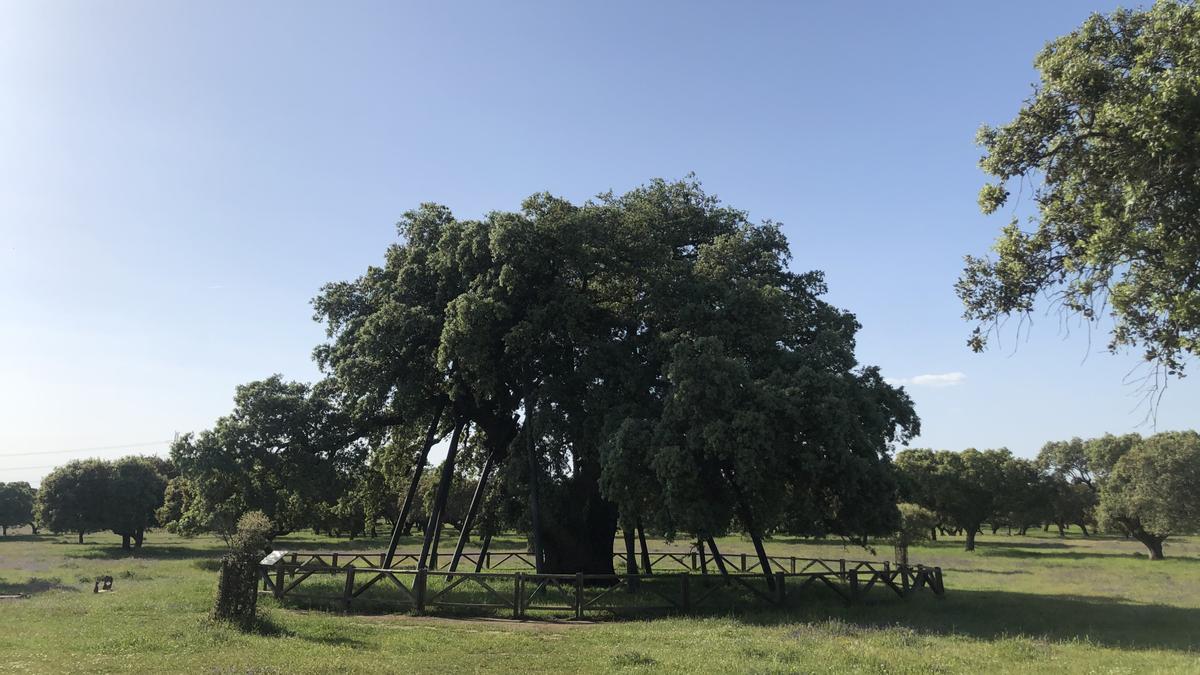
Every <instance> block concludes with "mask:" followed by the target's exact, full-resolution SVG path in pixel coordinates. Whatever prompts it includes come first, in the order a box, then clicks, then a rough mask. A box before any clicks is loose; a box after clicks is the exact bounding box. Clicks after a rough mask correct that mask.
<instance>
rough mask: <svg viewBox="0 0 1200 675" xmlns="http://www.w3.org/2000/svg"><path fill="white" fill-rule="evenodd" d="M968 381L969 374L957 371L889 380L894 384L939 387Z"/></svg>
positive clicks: (954, 385)
mask: <svg viewBox="0 0 1200 675" xmlns="http://www.w3.org/2000/svg"><path fill="white" fill-rule="evenodd" d="M966 381H967V374H966V373H960V372H957V371H956V372H953V373H928V374H925V375H915V376H913V377H896V378H891V379H889V380H888V382H891V383H892V384H901V385H909V386H913V387H938V388H940V387H956V386H958V385H960V384H962V383H963V382H966Z"/></svg>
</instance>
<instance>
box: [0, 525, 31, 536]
mask: <svg viewBox="0 0 1200 675" xmlns="http://www.w3.org/2000/svg"><path fill="white" fill-rule="evenodd" d="M0 529H2V530H3V531H4V536H6V537H7V536H8V526H7V525H0ZM34 534H37V532H34Z"/></svg>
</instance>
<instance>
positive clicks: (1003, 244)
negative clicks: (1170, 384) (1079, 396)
mask: <svg viewBox="0 0 1200 675" xmlns="http://www.w3.org/2000/svg"><path fill="white" fill-rule="evenodd" d="M1035 65H1036V67H1037V69H1038V71H1039V72H1040V74H1041V82H1040V84H1039V85H1038V86H1037V87H1036V89H1035V91H1034V93H1033V95H1032V96H1031V97H1030V98H1029V99H1028V100H1027V101H1026V102H1025V105H1024V106H1023V107H1022V108H1021V110H1020V112H1018V114H1017V116H1016V118H1015V119H1014V120H1013V121H1011V122H1009V123H1008V124H1004V125H1001V126H999V127H987V126H985V127H983V128H982V129H981V130H980V132H979V136H978V142H979V144H980V145H981V146H982V147H983V149H984V152H985V154H984V157H983V159H982V160H981V163H980V164H981V166H982V168H983V169H984V171H986V172H987V173H989V174H991V176H993V177H994V179H995V181H994V182H992V183H989V184H987V185H985V186H984V188H983V190H982V191H981V192H980V196H979V203H980V206H981V208H982V209H983V211H984V212H985V213H993V212H995V211H997V210H998V209H1000V208H1001V207H1003V206H1005V204H1007V203H1008V202H1009V200H1010V192H1011V189H1016V188H1013V187H1012V184H1013V183H1018V182H1019V183H1020V184H1021V188H1020V191H1021V192H1022V194H1029V193H1027V192H1025V187H1024V186H1025V185H1026V184H1027V183H1028V184H1031V185H1032V186H1033V187H1032V191H1031V197H1032V200H1033V202H1034V203H1035V205H1036V207H1037V216H1036V217H1035V218H1034V219H1033V227H1032V229H1029V230H1027V229H1023V228H1022V227H1021V225H1020V224H1019V222H1018V221H1017V220H1015V219H1014V220H1013V221H1012V222H1011V223H1010V224H1009V225H1008V226H1006V227H1005V228H1004V229H1003V231H1002V233H1001V235H1000V238H999V239H998V240H997V241H996V243H995V245H994V247H993V250H994V252H995V258H978V257H974V256H967V259H966V260H967V263H966V268H965V270H964V271H963V273H962V276H961V278H960V279H959V282H958V285H957V289H958V293H959V296H960V297H961V298H962V300H963V302H964V303H965V305H966V313H965V316H966V318H967V319H969V320H972V321H976V322H978V325H977V327H976V329H975V332H974V335H973V336H972V338H971V340H970V344H971V346H972V347H973V348H975V349H976V350H980V349H983V347H984V346H985V344H986V342H987V339H988V336H989V334H990V333H991V332H992V331H993V329H995V328H996V327H997V326H998V323H999V322H1000V321H1002V320H1003V319H1004V318H1005V317H1009V316H1011V315H1021V316H1025V315H1028V314H1029V313H1030V312H1031V311H1032V310H1033V309H1034V307H1035V306H1036V304H1037V302H1038V300H1039V298H1040V297H1041V296H1043V295H1045V296H1046V297H1047V299H1048V301H1049V302H1050V303H1051V305H1052V306H1054V307H1057V308H1059V309H1061V310H1062V311H1063V312H1066V313H1068V314H1070V315H1074V316H1078V317H1082V318H1083V319H1084V320H1086V321H1089V322H1099V321H1101V320H1103V319H1104V318H1105V317H1106V316H1108V317H1111V320H1112V322H1113V329H1112V332H1111V339H1110V341H1109V348H1110V349H1111V350H1117V349H1119V348H1122V347H1133V346H1136V347H1140V348H1141V350H1142V352H1143V355H1144V357H1145V359H1146V360H1147V361H1149V362H1151V363H1153V364H1154V365H1155V366H1157V367H1159V368H1160V369H1161V370H1156V371H1155V372H1156V373H1166V374H1181V373H1182V370H1183V368H1184V362H1185V360H1186V358H1187V357H1188V356H1193V355H1196V354H1197V353H1200V163H1197V161H1196V158H1197V157H1200V9H1198V8H1197V7H1196V5H1195V4H1193V3H1192V2H1182V1H1172V0H1160V1H1159V2H1157V3H1155V4H1154V5H1153V7H1151V8H1150V9H1148V10H1145V11H1130V10H1118V11H1116V12H1114V13H1112V14H1108V15H1102V14H1095V15H1093V16H1091V17H1090V18H1089V19H1088V20H1087V21H1086V22H1085V23H1084V24H1083V25H1082V26H1081V27H1080V28H1079V29H1078V30H1076V31H1074V32H1072V33H1070V34H1069V35H1066V36H1063V37H1061V38H1059V39H1057V40H1054V41H1053V42H1051V43H1050V44H1048V45H1047V46H1046V48H1045V49H1044V50H1043V51H1042V52H1041V53H1040V54H1039V55H1038V57H1037V59H1036V61H1035ZM1010 188H1011V189H1010Z"/></svg>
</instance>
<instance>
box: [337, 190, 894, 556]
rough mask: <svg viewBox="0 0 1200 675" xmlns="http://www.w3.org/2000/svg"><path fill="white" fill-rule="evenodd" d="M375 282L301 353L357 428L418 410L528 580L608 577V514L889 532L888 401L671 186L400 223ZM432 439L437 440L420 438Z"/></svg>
mask: <svg viewBox="0 0 1200 675" xmlns="http://www.w3.org/2000/svg"><path fill="white" fill-rule="evenodd" d="M400 230H401V235H402V237H403V241H402V242H401V243H398V244H396V245H393V246H392V247H391V248H390V249H389V250H388V252H387V256H386V259H385V263H384V265H383V266H382V267H373V268H370V269H369V270H368V271H367V273H366V274H364V275H363V276H362V277H360V278H359V279H357V280H355V281H352V282H344V283H337V284H331V285H329V286H328V287H326V289H325V290H324V292H323V293H322V294H321V296H320V297H318V298H317V300H316V301H315V307H316V310H317V316H318V318H320V319H321V320H323V321H324V322H325V324H326V326H327V329H328V333H329V338H330V339H329V342H328V343H327V344H325V345H322V346H321V347H319V348H318V349H317V351H316V356H317V359H318V361H319V363H320V364H321V366H322V367H323V368H324V369H325V371H326V372H327V373H328V375H329V377H330V380H329V382H330V385H331V386H335V387H337V389H338V392H339V397H340V400H342V401H344V402H345V404H346V411H347V413H348V414H349V415H350V416H351V417H352V418H353V419H354V420H355V421H356V423H357V424H358V425H360V426H361V427H362V428H374V427H377V426H383V425H392V426H394V427H395V430H394V431H395V433H405V432H407V433H408V434H409V435H410V436H415V434H414V433H413V432H416V431H417V430H419V429H420V427H421V421H422V420H426V419H429V418H431V417H432V415H433V411H434V410H435V409H437V408H438V406H439V405H441V404H443V403H446V404H449V405H450V407H451V415H450V419H449V420H448V421H447V423H446V424H447V425H448V426H452V425H454V424H459V423H462V422H469V423H470V424H471V425H472V428H474V429H476V430H477V431H476V433H477V434H478V435H479V437H480V443H481V446H482V448H483V452H481V453H480V455H479V456H481V457H483V458H484V459H486V457H488V456H491V457H492V458H493V459H494V460H495V461H496V463H497V464H498V465H499V466H500V471H501V473H502V474H503V475H504V477H505V482H506V483H507V484H508V486H509V487H510V488H511V490H512V491H513V493H517V492H524V493H525V494H526V495H528V501H529V507H530V509H531V510H532V511H534V512H535V513H536V514H537V515H536V516H534V517H533V518H532V521H531V522H532V523H533V524H531V527H532V530H533V535H534V539H535V547H536V548H539V549H541V550H542V557H541V560H544V562H545V565H544V567H545V568H547V569H554V570H563V571H576V570H584V571H611V547H612V537H613V534H614V532H615V530H616V527H617V522H618V520H622V521H631V522H632V521H634V520H644V521H647V522H648V523H652V524H653V526H654V527H656V528H657V529H658V530H660V531H662V532H665V533H668V534H671V533H674V532H677V531H684V532H692V533H721V532H724V531H726V530H727V529H728V528H729V527H730V526H731V524H732V523H735V522H736V523H739V524H740V527H742V528H744V529H746V530H748V531H750V532H751V533H752V535H755V536H757V535H760V534H761V533H763V532H766V531H770V530H775V529H779V528H784V527H786V528H787V529H789V530H792V531H796V532H804V533H809V532H830V531H832V532H842V533H846V534H867V533H881V532H887V531H890V530H891V529H892V528H893V527H894V526H895V522H896V517H897V516H896V511H895V506H894V504H895V484H894V481H893V479H892V478H891V472H890V470H889V467H888V458H887V453H888V451H889V449H890V448H891V447H892V444H893V443H896V442H903V441H905V440H907V439H908V438H909V437H910V436H911V435H912V434H913V433H915V432H916V430H917V419H916V416H915V415H914V413H913V411H912V406H911V403H910V401H909V399H908V397H907V396H906V395H905V394H904V393H903V392H902V391H900V390H897V389H895V388H893V387H891V386H889V385H888V384H887V383H885V382H884V381H883V379H882V377H881V376H880V375H879V373H878V371H877V370H875V369H873V368H860V367H859V366H858V364H857V362H856V361H855V359H854V355H853V349H854V333H855V331H856V330H857V328H858V326H857V322H856V321H855V320H854V317H853V316H852V315H850V314H848V313H846V312H843V311H841V310H838V309H836V308H834V307H832V306H830V305H829V304H827V303H825V302H824V301H822V300H821V299H820V296H821V295H822V294H823V293H824V291H825V286H824V282H823V280H822V278H821V275H820V274H819V273H815V272H814V273H807V274H795V273H793V272H791V271H789V270H788V268H787V261H788V249H787V244H786V241H785V240H784V238H783V235H782V233H781V232H780V230H779V228H778V227H777V226H776V225H774V224H772V223H764V224H753V223H751V222H749V221H748V220H747V219H746V215H745V214H744V213H743V212H741V211H737V210H735V209H731V208H729V207H726V206H723V205H721V204H719V203H718V202H717V201H716V200H715V199H714V198H712V197H710V196H707V195H705V194H704V193H703V192H702V191H701V190H700V188H699V186H698V185H696V184H694V183H687V182H680V183H666V182H661V181H658V182H654V183H651V184H650V185H648V186H646V187H643V188H639V189H637V190H634V191H632V192H630V193H628V194H626V195H624V196H620V197H617V196H613V195H602V196H601V197H599V198H598V199H597V200H596V201H592V202H587V203H585V204H582V205H576V204H572V203H570V202H567V201H565V200H562V199H559V198H556V197H552V196H550V195H545V194H540V195H535V196H533V197H531V198H530V199H528V200H526V202H525V203H524V205H523V208H522V210H521V211H520V212H518V213H502V212H494V213H492V214H489V215H488V216H487V217H485V218H483V219H481V220H458V219H456V218H454V217H453V216H452V215H451V213H450V212H449V211H448V210H447V209H445V208H444V207H440V206H435V205H425V206H422V207H421V208H420V209H418V210H416V211H413V212H410V213H408V214H406V216H405V218H404V220H403V221H402V222H401V225H400ZM443 433H444V430H443Z"/></svg>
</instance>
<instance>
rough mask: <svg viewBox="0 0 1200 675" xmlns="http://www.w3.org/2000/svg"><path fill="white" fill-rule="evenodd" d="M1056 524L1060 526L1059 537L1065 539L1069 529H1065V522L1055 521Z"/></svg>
mask: <svg viewBox="0 0 1200 675" xmlns="http://www.w3.org/2000/svg"><path fill="white" fill-rule="evenodd" d="M1055 526H1057V527H1058V538H1059V539H1065V538H1066V536H1067V531H1066V530H1065V529H1063V524H1062V523H1055Z"/></svg>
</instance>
